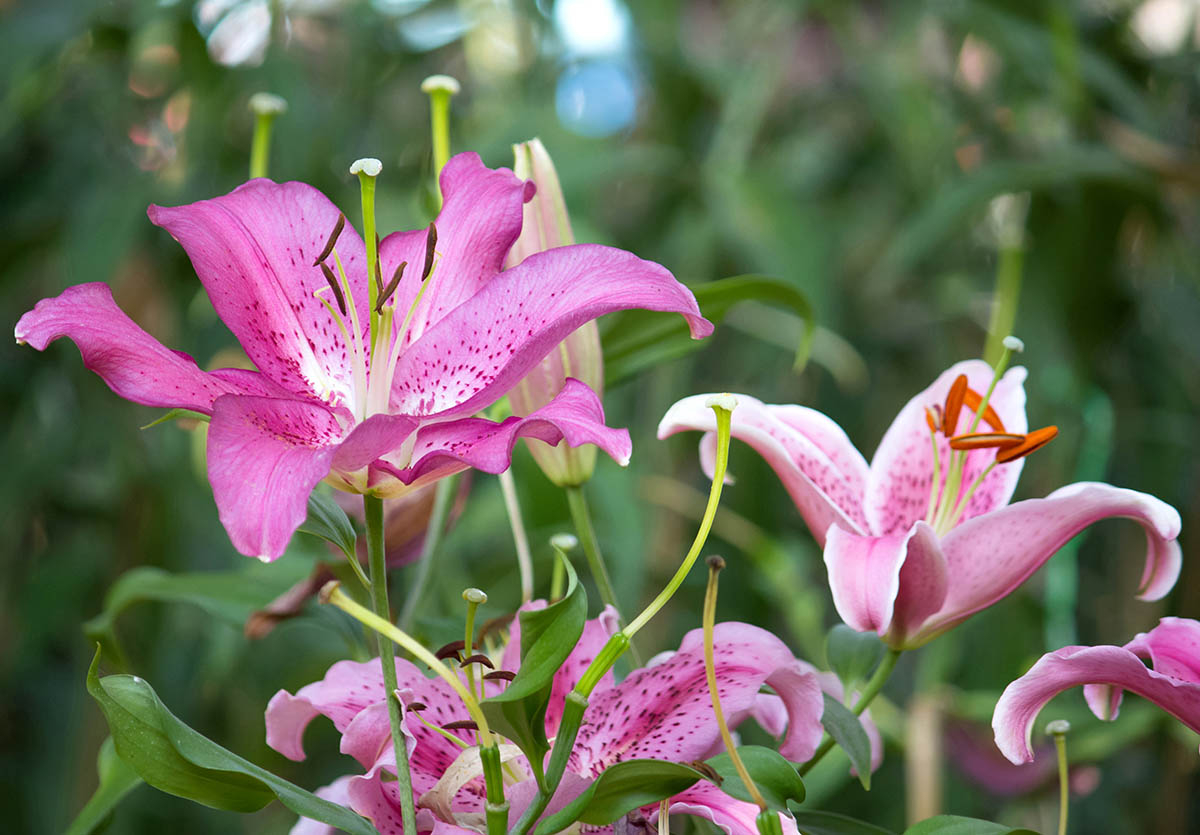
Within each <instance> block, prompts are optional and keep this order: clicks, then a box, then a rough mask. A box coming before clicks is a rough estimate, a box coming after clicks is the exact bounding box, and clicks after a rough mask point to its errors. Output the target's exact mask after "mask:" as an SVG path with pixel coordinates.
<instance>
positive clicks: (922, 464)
mask: <svg viewBox="0 0 1200 835" xmlns="http://www.w3.org/2000/svg"><path fill="white" fill-rule="evenodd" d="M960 374H965V375H966V376H967V383H968V385H969V386H970V387H971V388H972V389H974V390H976V391H978V392H980V393H983V392H984V391H986V390H987V387H988V386H989V385H991V382H992V376H993V374H992V368H991V366H989V365H988V364H987V363H985V362H983V361H982V360H967V361H965V362H960V363H956V364H955V365H953V366H951V367H950V368H948V369H947V370H946V371H943V372H942V374H941V375H940V376H939V377H938V378H937V379H936V380H935V381H934V382H933V384H932V385H930V386H929V387H928V388H927V389H925V390H924V391H922V392H921V393H920V394H918V395H917V396H916V397H914V398H913V399H912V400H910V401H908V403H907V404H905V406H904V408H903V409H901V410H900V414H898V415H896V419H895V420H894V421H892V425H891V426H890V427H888V430H887V432H886V433H885V434H884V436H883V440H882V441H880V442H879V448H878V449H876V450H875V456H874V457H873V458H872V459H871V475H870V478H869V480H868V482H867V489H866V493H865V496H864V501H865V508H864V511H865V513H866V517H867V520H868V523H869V525H870V532H871V533H873V534H875V535H876V536H887V535H891V534H898V533H901V532H903V531H906V530H908V529H909V527H911V526H912V523H913V522H915V521H916V520H918V519H923V518H925V511H926V508H927V507H928V504H929V489H930V483H931V482H932V481H933V444H932V443H931V441H930V438H929V426H928V425H927V424H926V422H925V409H926V407H932V406H935V405H939V406H940V405H941V404H942V403H944V402H945V401H946V395H947V394H948V393H949V391H950V386H951V385H952V384H953V383H954V380H955V379H956V378H957V377H958V376H959V375H960ZM1024 382H1025V369H1024V368H1013V369H1010V370H1009V371H1008V373H1006V374H1005V375H1004V376H1003V377H1002V378H1001V379H1000V381H999V382H998V383H997V384H996V390H995V391H994V392H993V394H992V398H991V401H990V403H991V406H992V407H993V408H994V409H995V410H996V413H997V414H998V415H999V416H1000V419H1001V420H1002V421H1003V422H1004V426H1005V428H1006V429H1007V431H1009V432H1013V433H1024V432H1025V431H1026V429H1027V423H1026V420H1025V388H1024ZM974 419H975V416H974V413H972V412H971V411H970V410H969V409H963V410H962V413H961V414H960V416H959V419H958V428H957V431H959V432H966V431H968V430H969V429H970V427H971V423H972V422H973V421H974ZM937 444H938V456H939V458H940V460H941V462H942V466H941V474H942V484H943V485H944V484H945V475H946V471H947V466H946V464H947V462H948V461H949V455H950V445H949V443H948V442H947V440H946V437H945V435H944V434H942V433H940V432H939V433H938V435H937ZM995 457H996V451H995V450H992V449H980V450H975V451H973V452H969V453H967V462H966V466H965V468H964V470H963V478H962V489H963V490H964V491H965V490H966V489H967V488H968V487H969V486H970V485H971V484H972V483H973V482H974V481H975V478H976V477H977V476H978V475H979V474H980V473H981V472H983V470H984V468H985V467H987V465H988V464H990V463H991V462H992V461H993V460H994V459H995ZM1022 466H1024V459H1019V460H1017V461H1013V462H1012V463H1009V464H1004V465H1003V466H998V467H996V469H994V470H993V471H992V472H991V474H989V475H988V477H987V478H985V479H984V480H983V483H982V484H980V485H979V488H978V489H977V490H976V491H975V494H974V496H972V497H971V501H970V502H969V503H968V505H967V507H966V509H965V510H964V511H963V514H962V517H961V518H962V519H964V520H965V519H971V518H973V517H975V516H979V515H981V514H984V513H989V512H991V511H993V510H995V509H996V508H999V507H1003V506H1004V505H1005V504H1007V503H1008V500H1009V499H1010V498H1012V494H1013V490H1014V489H1016V486H1017V479H1018V478H1020V475H1021V468H1022ZM939 489H942V488H939ZM960 495H961V494H960Z"/></svg>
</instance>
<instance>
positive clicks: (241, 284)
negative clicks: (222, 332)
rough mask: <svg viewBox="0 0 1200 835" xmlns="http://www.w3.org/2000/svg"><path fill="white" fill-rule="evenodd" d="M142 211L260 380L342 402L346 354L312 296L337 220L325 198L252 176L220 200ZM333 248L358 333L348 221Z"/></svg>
mask: <svg viewBox="0 0 1200 835" xmlns="http://www.w3.org/2000/svg"><path fill="white" fill-rule="evenodd" d="M148 213H149V215H150V220H151V221H153V222H154V223H155V224H157V225H158V226H161V227H163V228H164V229H166V230H167V231H168V232H170V233H171V236H172V237H174V238H175V240H177V241H179V243H180V244H182V245H183V248H184V249H185V250H186V251H187V254H188V257H189V258H191V261H192V266H193V267H194V268H195V270H196V275H197V276H199V278H200V281H201V282H202V283H203V284H204V289H205V290H207V291H208V295H209V298H211V299H212V303H213V307H214V308H216V311H217V315H219V316H220V317H221V319H222V320H223V321H224V322H225V324H226V325H228V326H229V329H230V330H231V331H233V334H234V336H236V337H237V339H238V341H239V342H240V343H241V344H242V347H243V348H244V349H245V351H246V355H247V356H249V357H250V360H251V361H252V362H253V363H254V365H255V366H256V367H257V368H258V369H259V370H260V371H262V373H263V374H265V375H266V376H267V377H268V378H270V379H271V380H273V381H274V382H276V383H278V384H279V385H281V386H282V387H284V388H285V389H287V390H288V391H290V392H292V393H294V394H298V395H315V396H316V397H318V398H322V399H324V398H325V397H326V396H327V395H329V394H333V395H336V396H337V397H340V398H341V401H340V402H341V403H342V404H343V405H350V404H351V402H352V400H351V397H352V379H353V371H352V367H351V359H350V353H349V352H348V351H347V350H346V345H345V344H344V340H343V338H342V336H341V333H340V332H339V331H338V328H337V326H336V324H335V323H334V322H333V320H332V319H331V318H330V315H329V312H328V311H327V310H326V309H325V307H324V305H322V304H321V302H320V301H319V300H318V299H317V298H316V297H315V296H314V295H313V294H314V293H315V292H316V291H317V290H320V289H322V288H324V287H326V283H325V279H324V277H323V276H322V275H321V271H320V270H319V269H318V268H317V267H315V266H313V260H314V259H315V258H316V257H317V256H318V255H319V254H320V253H321V250H322V249H323V248H324V246H325V242H326V240H327V238H328V237H329V233H330V232H331V231H332V230H333V228H334V224H335V223H336V222H337V219H338V216H339V214H340V212H339V211H338V208H337V207H336V206H334V205H333V203H331V202H330V201H329V199H328V198H327V197H325V195H323V194H321V192H319V191H317V190H316V189H315V188H313V187H312V186H309V185H305V184H304V183H274V182H271V181H270V180H264V179H259V180H251V181H250V182H248V183H245V184H243V185H241V186H238V187H237V188H236V189H234V190H233V191H231V192H230V193H229V194H226V195H224V196H223V197H217V198H214V199H211V200H201V201H200V202H198V203H192V204H190V205H187V206H176V207H164V206H151V207H150V209H149V212H148ZM337 252H338V255H339V257H340V258H341V261H342V264H343V266H344V267H345V269H346V278H347V280H348V281H349V282H350V288H351V290H352V295H353V297H354V307H355V311H356V312H357V314H358V319H359V322H360V324H361V326H362V327H364V328H365V327H366V322H367V313H368V311H367V288H366V284H365V281H366V267H365V252H364V250H363V243H362V239H361V238H359V236H358V233H357V232H356V231H355V230H354V228H353V227H352V226H351V225H350V224H346V226H345V228H344V229H343V230H342V232H341V235H340V237H339V238H338V242H337ZM331 263H332V262H331ZM327 292H328V291H327V290H326V293H327Z"/></svg>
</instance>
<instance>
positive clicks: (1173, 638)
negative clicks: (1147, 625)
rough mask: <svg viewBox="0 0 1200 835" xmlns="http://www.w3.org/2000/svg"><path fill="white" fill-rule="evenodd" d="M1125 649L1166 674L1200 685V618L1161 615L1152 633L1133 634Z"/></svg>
mask: <svg viewBox="0 0 1200 835" xmlns="http://www.w3.org/2000/svg"><path fill="white" fill-rule="evenodd" d="M1125 649H1127V650H1129V651H1130V652H1132V653H1133V654H1134V655H1136V656H1137V657H1138V658H1143V659H1146V660H1148V661H1149V662H1150V663H1151V665H1153V667H1154V669H1155V670H1157V671H1158V672H1160V673H1162V674H1163V675H1167V676H1171V677H1172V678H1177V679H1180V680H1182V681H1191V682H1194V683H1196V684H1200V621H1195V620H1192V619H1191V618H1162V619H1161V620H1159V622H1158V626H1156V627H1154V628H1153V629H1151V630H1150V631H1149V632H1142V633H1139V634H1138V635H1136V636H1134V639H1133V640H1132V641H1130V642H1129V643H1127V644H1126V645H1125Z"/></svg>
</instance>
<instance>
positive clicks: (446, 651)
mask: <svg viewBox="0 0 1200 835" xmlns="http://www.w3.org/2000/svg"><path fill="white" fill-rule="evenodd" d="M466 648H467V642H466V641H451V642H450V643H448V644H446V645H445V646H444V647H442V648H441V649H439V650H438V651H437V652H435V653H434V655H435V656H437V659H438V660H439V661H441V660H444V659H446V658H457V657H458V654H459V653H460V652H462V651H463V650H464V649H466Z"/></svg>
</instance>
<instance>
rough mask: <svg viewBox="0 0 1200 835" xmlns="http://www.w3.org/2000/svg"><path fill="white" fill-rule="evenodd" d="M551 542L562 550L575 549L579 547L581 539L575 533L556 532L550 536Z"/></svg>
mask: <svg viewBox="0 0 1200 835" xmlns="http://www.w3.org/2000/svg"><path fill="white" fill-rule="evenodd" d="M550 544H551V545H552V546H554V547H555V548H557V549H558V550H560V551H564V552H565V551H574V550H575V549H576V548H578V547H579V540H578V539H576V538H575V536H574V535H573V534H569V533H556V534H555V535H554V536H552V537H550Z"/></svg>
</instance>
